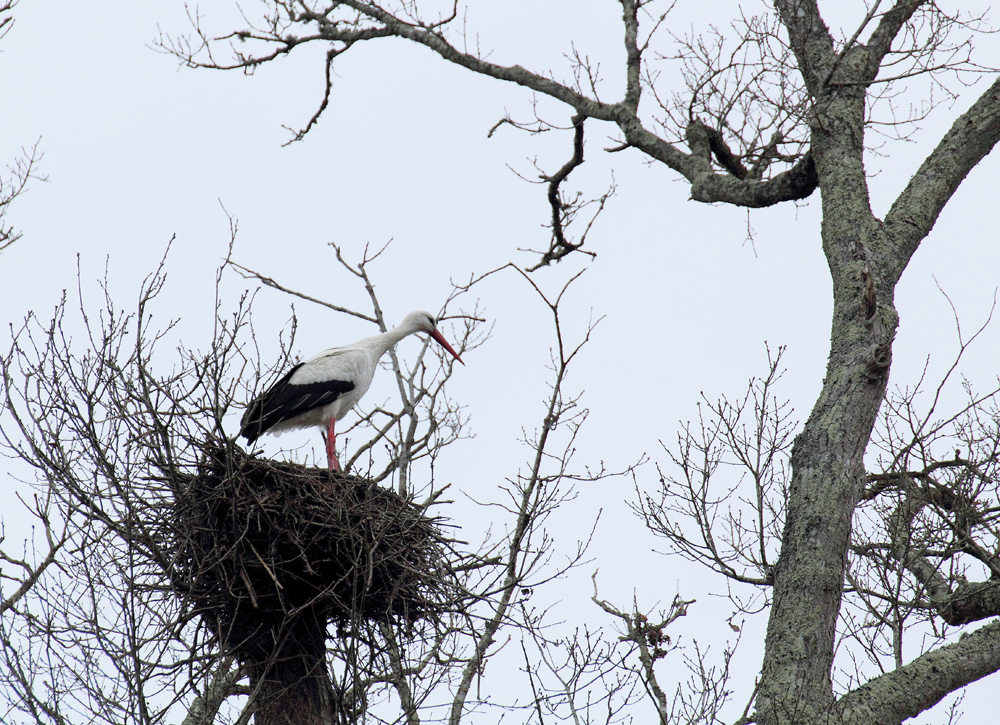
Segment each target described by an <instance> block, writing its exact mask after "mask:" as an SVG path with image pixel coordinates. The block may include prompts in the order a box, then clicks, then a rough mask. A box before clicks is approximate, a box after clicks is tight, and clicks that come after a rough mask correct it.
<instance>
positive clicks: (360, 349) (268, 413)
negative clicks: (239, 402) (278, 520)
mask: <svg viewBox="0 0 1000 725" xmlns="http://www.w3.org/2000/svg"><path fill="white" fill-rule="evenodd" d="M415 332H426V333H428V334H429V335H430V336H431V337H432V338H434V339H435V340H436V341H437V342H438V343H440V345H441V346H442V347H443V348H444V349H445V350H447V351H448V352H449V353H451V355H452V356H453V357H454V358H455V359H456V360H458V361H459V362H460V363H461V362H462V358H460V357H459V356H458V353H457V352H455V351H454V350H453V349H452V347H451V345H449V344H448V342H447V340H445V339H444V336H443V335H442V334H441V333H440V332H439V331H438V329H437V322H436V321H435V319H434V318H433V317H432V316H431V315H430V313H427V312H411V313H410V314H408V315H407V316H406V317H404V318H403V321H402V322H401V323H400V324H399V326H398V327H395V328H393V329H391V330H389V331H388V332H384V333H382V334H381V335H374V336H373V337H366V338H365V339H363V340H358V341H357V342H356V343H354V344H353V345H345V346H343V347H331V348H330V349H329V350H324V351H323V352H321V353H319V354H318V355H315V356H314V357H311V358H310V359H308V360H306V361H305V362H301V363H299V364H298V365H296V366H294V367H293V368H292V369H291V370H289V371H288V372H287V373H285V375H284V376H283V377H282V378H281V379H280V380H279V381H278V382H276V383H275V384H274V385H272V386H271V387H270V388H269V389H268V390H267V391H266V392H264V393H263V394H261V395H258V396H257V397H256V398H254V400H253V402H251V403H250V405H249V407H248V408H247V411H246V413H245V414H244V415H243V420H242V421H241V422H240V435H241V436H243V437H244V438H246V439H247V444H251V443H253V442H254V441H255V440H257V439H258V438H259V437H260V436H262V435H263V434H264V433H275V434H277V433H281V432H282V431H286V430H290V429H293V428H308V427H311V426H322V427H323V429H324V431H325V432H326V454H327V463H328V464H329V466H330V468H331V469H332V470H339V468H340V464H339V462H338V461H337V456H336V453H335V443H336V436H335V433H334V424H335V423H336V421H338V420H340V419H341V418H343V417H344V416H345V415H347V413H348V411H350V410H351V408H353V407H354V406H355V405H357V404H358V401H360V400H361V398H362V396H364V394H365V393H366V392H368V388H369V387H370V386H371V384H372V378H374V377H375V369H376V367H377V366H378V361H379V359H380V358H381V357H382V356H383V355H384V354H385V353H386V352H388V351H389V348H391V347H392V346H393V345H395V344H396V343H397V342H399V341H400V340H402V339H403V338H404V337H406V336H407V335H412V334H413V333H415ZM462 364H463V365H464V364H465V363H462Z"/></svg>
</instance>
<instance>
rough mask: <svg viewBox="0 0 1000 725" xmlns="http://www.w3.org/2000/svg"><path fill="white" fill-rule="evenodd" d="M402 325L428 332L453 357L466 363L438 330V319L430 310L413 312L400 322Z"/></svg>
mask: <svg viewBox="0 0 1000 725" xmlns="http://www.w3.org/2000/svg"><path fill="white" fill-rule="evenodd" d="M400 327H404V328H407V329H412V330H413V331H414V332H426V333H427V334H428V335H430V336H431V337H433V338H434V339H435V340H436V341H437V343H438V344H439V345H441V347H443V348H444V349H445V350H447V351H448V352H449V353H450V354H451V356H452V357H453V358H455V359H456V360H458V361H459V362H460V363H462V364H463V365H465V363H464V362H462V358H460V357H459V356H458V353H457V352H455V350H454V349H453V348H452V346H451V345H449V344H448V341H447V340H445V339H444V335H442V334H441V333H440V332H439V331H438V329H437V320H435V319H434V316H433V315H432V314H431V313H430V312H424V311H423V310H417V311H416V312H411V313H410V314H408V315H407V316H406V317H404V318H403V322H402V323H401V324H400Z"/></svg>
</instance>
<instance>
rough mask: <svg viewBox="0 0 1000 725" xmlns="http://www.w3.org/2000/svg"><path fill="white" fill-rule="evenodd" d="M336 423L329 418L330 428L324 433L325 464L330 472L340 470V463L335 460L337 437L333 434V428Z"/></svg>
mask: <svg viewBox="0 0 1000 725" xmlns="http://www.w3.org/2000/svg"><path fill="white" fill-rule="evenodd" d="M335 423H336V421H335V420H334V419H333V417H332V416H331V417H330V427H329V428H327V431H326V464H327V465H328V466H329V467H330V470H331V471H339V470H340V461H338V460H337V451H336V448H337V436H336V434H335V433H334V432H333V426H334V424H335Z"/></svg>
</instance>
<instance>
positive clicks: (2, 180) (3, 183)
mask: <svg viewBox="0 0 1000 725" xmlns="http://www.w3.org/2000/svg"><path fill="white" fill-rule="evenodd" d="M16 5H17V0H4V1H3V2H0V40H3V39H4V37H5V36H6V35H7V33H9V32H10V31H11V29H12V28H13V27H14V15H13V10H14V7H15V6H16ZM41 159H42V154H41V151H40V150H39V148H38V143H37V142H36V143H35V144H34V145H33V146H31V147H30V148H25V149H22V153H21V156H19V157H18V158H16V159H15V160H14V161H13V162H11V163H10V164H9V165H8V167H7V174H5V175H0V251H3V250H4V249H6V248H7V247H9V246H10V245H11V244H13V243H14V242H16V241H17V240H18V239H20V238H21V233H20V232H18V231H17V230H16V229H15V228H14V227H13V226H12V225H10V224H8V223H7V211H8V210H9V208H10V205H11V203H12V202H13V201H14V200H15V199H16V198H17V197H19V196H20V195H21V194H23V193H24V192H25V190H26V188H27V185H28V181H30V180H31V179H36V180H41V179H43V177H41V176H40V175H39V172H38V164H39V162H40V161H41Z"/></svg>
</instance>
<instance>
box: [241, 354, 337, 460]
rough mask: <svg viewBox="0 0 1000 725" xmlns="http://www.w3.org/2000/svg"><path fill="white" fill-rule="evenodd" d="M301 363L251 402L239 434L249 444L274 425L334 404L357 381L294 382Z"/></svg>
mask: <svg viewBox="0 0 1000 725" xmlns="http://www.w3.org/2000/svg"><path fill="white" fill-rule="evenodd" d="M302 365H303V363H299V364H298V365H296V366H295V367H293V368H292V369H291V370H289V371H288V372H287V373H285V375H284V376H282V378H281V380H279V381H278V382H276V383H275V384H274V385H272V386H271V387H270V389H269V390H268V391H267V392H265V393H263V394H262V395H258V396H257V397H256V398H254V400H253V402H252V403H250V407H249V408H247V412H246V413H244V414H243V420H241V421H240V435H241V436H243V437H244V438H246V439H247V443H248V444H250V443H253V442H254V441H255V440H257V439H258V438H260V437H261V436H262V435H264V433H266V432H267V431H268V430H270V429H271V427H272V426H275V425H277V424H278V423H281V422H283V421H286V420H289V419H291V418H294V417H295V416H297V415H301V414H302V413H305V412H306V411H308V410H312V409H313V408H319V407H322V406H324V405H327V404H329V403H332V402H333V401H335V400H336V399H337V398H339V397H340V396H341V395H343V394H344V393H347V392H349V391H351V390H353V389H354V383H352V382H351V381H349V380H324V381H322V382H318V383H306V384H304V385H297V384H293V383H291V382H290V380H291V377H292V375H294V374H295V371H296V370H298V369H299V368H300V367H302Z"/></svg>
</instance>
